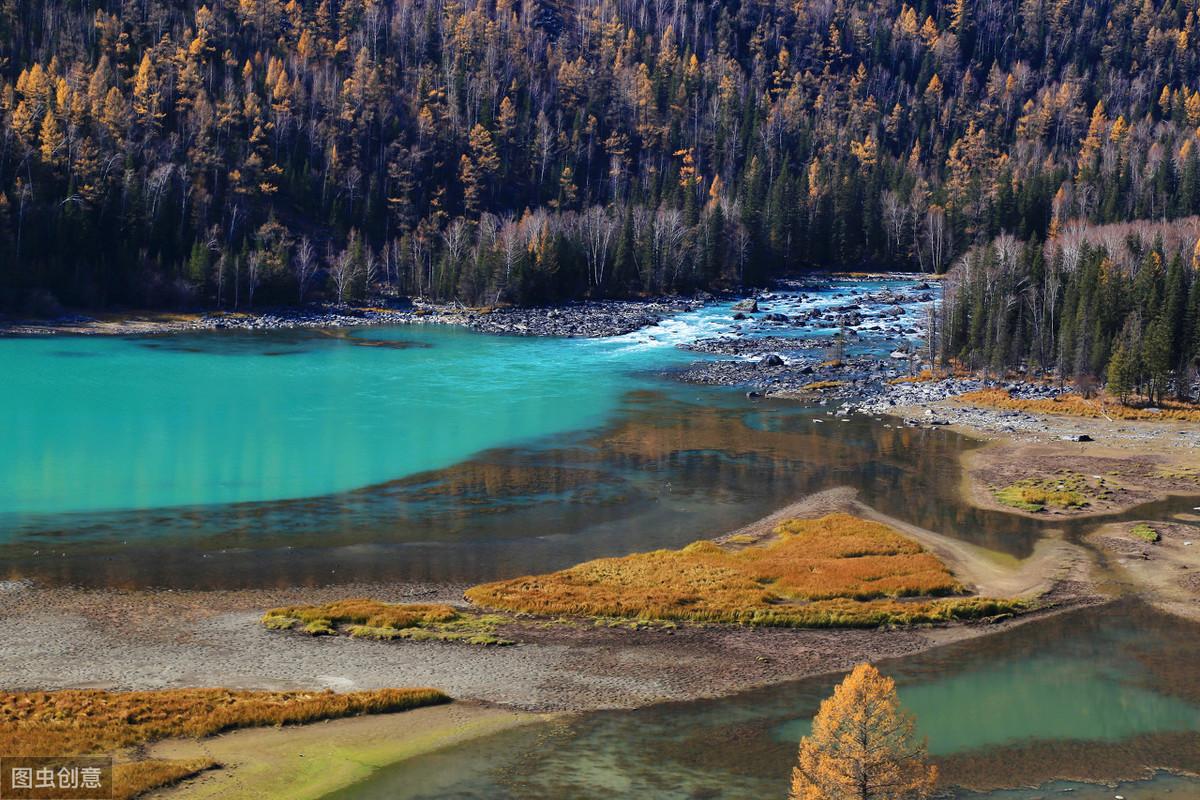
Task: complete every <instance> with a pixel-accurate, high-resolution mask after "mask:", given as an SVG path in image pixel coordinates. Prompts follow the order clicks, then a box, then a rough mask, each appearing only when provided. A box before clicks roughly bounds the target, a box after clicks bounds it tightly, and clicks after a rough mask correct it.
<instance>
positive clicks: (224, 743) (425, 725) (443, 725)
mask: <svg viewBox="0 0 1200 800" xmlns="http://www.w3.org/2000/svg"><path fill="white" fill-rule="evenodd" d="M555 717H556V715H554V714H528V713H521V712H514V711H508V710H505V709H501V708H496V707H492V706H487V705H483V704H479V703H469V702H458V701H456V702H453V703H449V704H446V705H442V706H431V707H427V708H417V709H413V710H411V711H403V712H400V713H396V714H371V715H365V716H358V717H349V718H344V719H337V720H327V721H325V722H317V723H311V724H308V725H295V726H287V727H283V728H247V729H242V730H237V731H231V732H228V733H223V734H218V735H217V736H212V737H208V738H206V739H199V740H197V739H166V740H163V741H160V742H156V743H154V744H152V745H150V746H149V747H147V748H146V756H147V757H148V758H164V759H194V758H205V759H210V760H213V761H216V762H217V763H218V764H219V765H220V766H219V767H217V768H214V769H210V770H205V771H204V772H202V773H200V774H199V775H197V776H196V777H194V778H190V779H188V780H185V781H181V782H180V783H177V784H174V785H172V786H170V787H167V788H164V789H159V790H157V791H154V792H150V793H148V794H147V795H145V796H146V797H151V798H176V797H186V798H189V800H193V799H195V800H202V799H203V798H213V799H214V800H216V798H245V799H246V800H259V798H261V799H262V800H318V798H321V797H324V796H326V795H328V794H330V793H332V792H336V791H338V790H340V789H344V788H346V787H348V786H352V785H354V784H356V783H359V782H361V781H363V780H366V779H367V778H369V777H370V776H371V775H372V774H374V773H375V772H376V771H377V770H379V769H382V768H384V767H390V766H392V765H394V764H397V763H400V762H402V761H406V760H408V759H410V758H415V757H418V756H422V755H426V754H428V753H432V752H435V751H437V750H441V749H443V748H446V747H451V746H454V745H457V744H461V743H463V742H467V741H470V740H472V739H477V738H481V737H485V736H490V735H492V734H496V733H500V732H502V731H506V730H510V729H512V728H515V727H520V726H523V725H529V724H532V723H535V722H542V721H547V720H551V719H555Z"/></svg>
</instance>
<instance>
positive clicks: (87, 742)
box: [0, 689, 449, 798]
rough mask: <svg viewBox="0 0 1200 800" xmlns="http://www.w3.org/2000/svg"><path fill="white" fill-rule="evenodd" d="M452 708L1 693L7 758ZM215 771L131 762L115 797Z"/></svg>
mask: <svg viewBox="0 0 1200 800" xmlns="http://www.w3.org/2000/svg"><path fill="white" fill-rule="evenodd" d="M445 702H449V698H448V697H447V696H446V695H444V694H442V693H441V692H439V691H437V690H436V689H378V690H375V691H369V692H350V693H346V694H334V693H333V692H237V691H230V690H228V689H171V690H164V691H156V692H107V691H103V690H99V689H80V690H64V691H58V692H0V748H3V751H2V752H3V755H6V756H23V755H24V756H44V755H85V754H97V753H113V752H118V751H125V750H129V749H130V748H136V747H140V746H142V745H146V744H149V743H151V742H155V741H158V740H161V739H172V738H181V737H188V738H202V737H205V736H212V735H214V734H217V733H221V732H222V731H227V730H233V729H236V728H252V727H263V726H269V725H300V724H304V723H308V722H315V721H317V720H323V719H336V718H339V717H350V716H358V715H361V714H382V713H388V712H393V711H405V710H408V709H411V708H418V707H420V706H427V705H435V704H438V703H445ZM212 766H215V765H214V763H213V762H211V761H206V760H187V761H155V760H144V761H126V762H123V763H118V764H117V765H116V766H115V768H114V770H113V780H114V796H115V797H118V798H129V797H135V796H137V795H138V794H141V793H144V792H146V791H149V790H150V789H154V788H157V787H159V786H165V785H167V784H169V783H173V782H176V781H179V780H182V779H183V778H186V777H188V776H190V775H194V774H195V773H197V772H199V771H201V770H204V769H208V768H209V767H212Z"/></svg>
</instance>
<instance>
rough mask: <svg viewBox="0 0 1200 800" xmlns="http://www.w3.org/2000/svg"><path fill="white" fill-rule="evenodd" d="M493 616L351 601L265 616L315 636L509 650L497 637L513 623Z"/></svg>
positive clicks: (272, 624)
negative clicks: (502, 626) (474, 645)
mask: <svg viewBox="0 0 1200 800" xmlns="http://www.w3.org/2000/svg"><path fill="white" fill-rule="evenodd" d="M507 621H508V620H506V619H505V618H503V617H498V616H495V615H491V614H482V615H481V614H471V613H468V612H462V611H458V610H456V609H455V608H453V607H451V606H448V605H445V604H444V603H433V604H421V603H383V602H380V601H378V600H370V599H367V598H359V597H356V598H351V599H348V600H338V601H335V602H333V603H326V604H325V605H320V606H284V607H282V608H273V609H271V610H270V611H268V612H267V613H266V614H264V615H263V618H262V624H263V625H264V626H266V627H267V628H270V629H271V630H293V629H295V630H301V631H303V632H305V633H307V634H310V635H312V636H336V635H337V634H339V633H345V634H347V635H350V636H354V637H356V638H360V639H379V640H384V641H387V640H392V639H411V640H414V641H441V642H455V641H457V642H466V643H467V644H482V645H508V644H512V642H511V641H508V640H506V639H501V638H499V637H497V636H496V629H497V627H499V626H500V625H502V624H504V623H505V622H507Z"/></svg>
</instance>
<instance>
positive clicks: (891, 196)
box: [882, 189, 909, 255]
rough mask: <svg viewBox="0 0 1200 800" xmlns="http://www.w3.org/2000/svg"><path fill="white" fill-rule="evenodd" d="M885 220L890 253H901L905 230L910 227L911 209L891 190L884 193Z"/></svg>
mask: <svg viewBox="0 0 1200 800" xmlns="http://www.w3.org/2000/svg"><path fill="white" fill-rule="evenodd" d="M882 202H883V219H884V224H885V228H886V230H887V243H888V252H889V253H891V254H893V255H896V254H899V253H900V241H901V238H902V237H903V236H904V228H905V227H906V226H907V225H908V213H909V209H908V206H906V205H905V204H904V203H902V202H900V197H899V195H897V194H896V193H895V192H893V191H892V190H891V189H888V190H887V191H885V192H884V193H883V198H882Z"/></svg>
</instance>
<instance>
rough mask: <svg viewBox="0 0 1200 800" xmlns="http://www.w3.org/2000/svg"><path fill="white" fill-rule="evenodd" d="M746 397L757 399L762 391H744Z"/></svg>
mask: <svg viewBox="0 0 1200 800" xmlns="http://www.w3.org/2000/svg"><path fill="white" fill-rule="evenodd" d="M746 397H748V398H750V399H751V400H757V399H758V398H760V397H762V392H755V391H749V392H746Z"/></svg>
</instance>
